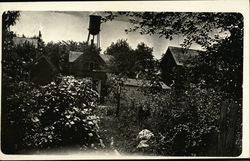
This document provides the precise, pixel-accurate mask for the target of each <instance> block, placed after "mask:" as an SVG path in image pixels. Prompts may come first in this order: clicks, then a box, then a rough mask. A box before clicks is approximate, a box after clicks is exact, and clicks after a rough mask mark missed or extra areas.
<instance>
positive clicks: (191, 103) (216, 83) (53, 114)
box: [1, 12, 243, 156]
mask: <svg viewBox="0 0 250 161" xmlns="http://www.w3.org/2000/svg"><path fill="white" fill-rule="evenodd" d="M107 14H108V16H107V17H106V18H105V19H104V21H107V20H112V19H113V18H115V17H116V16H117V15H125V16H128V17H129V18H130V22H131V23H132V24H133V26H132V28H130V29H127V30H126V31H127V32H134V31H139V32H140V33H141V34H157V35H159V37H162V36H164V37H165V38H166V39H170V40H171V39H173V37H174V36H175V35H182V36H183V37H184V38H185V40H184V42H183V46H184V47H189V46H190V45H191V44H192V43H197V44H199V45H201V46H202V47H204V49H206V51H205V52H204V54H202V55H200V56H199V57H198V59H197V60H195V61H194V62H192V64H194V66H192V67H185V66H184V67H183V68H182V69H181V71H182V72H176V73H175V76H174V77H176V78H177V77H178V81H176V82H175V84H174V85H173V86H172V87H171V88H172V89H171V90H167V91H164V90H163V89H162V88H161V86H160V85H159V84H160V81H161V80H162V78H161V75H159V73H158V71H159V62H158V61H156V60H154V59H153V55H152V52H153V48H150V47H148V46H147V45H146V44H145V43H140V44H138V46H137V48H136V49H132V48H131V47H130V45H129V44H128V42H127V41H126V40H122V39H121V40H118V41H117V42H116V43H112V44H111V45H110V46H109V47H108V48H107V50H106V51H104V54H107V55H112V56H113V59H112V62H111V66H110V68H109V69H110V72H111V73H112V74H111V75H109V76H108V81H107V85H106V86H107V98H106V104H107V107H105V108H101V107H98V108H97V97H98V96H97V93H96V92H95V91H94V90H93V89H92V88H91V84H90V83H89V82H88V81H87V80H85V79H75V78H74V77H71V76H61V75H58V76H57V77H56V79H55V80H54V81H53V82H51V83H49V84H47V85H45V86H39V85H35V84H32V83H31V82H28V81H27V77H28V72H27V70H26V68H25V66H26V64H29V63H30V62H32V61H33V60H34V58H35V56H36V55H37V54H46V55H47V56H48V57H49V58H50V59H51V61H52V62H53V64H55V65H56V66H57V68H58V69H60V71H61V73H62V74H63V75H67V72H65V70H64V69H63V68H64V63H65V62H67V61H68V60H67V59H68V56H67V54H68V53H69V51H71V50H73V51H88V52H97V53H100V49H97V48H95V47H94V48H93V46H89V45H87V44H86V43H84V42H74V41H67V42H65V41H61V42H58V43H54V42H50V43H47V44H44V42H43V41H42V34H41V33H40V32H39V36H38V39H39V47H38V49H35V48H34V47H33V46H30V45H28V44H26V45H23V46H15V47H14V45H13V41H12V38H13V36H15V35H14V33H12V32H11V31H10V30H9V26H11V25H14V24H15V22H16V20H18V17H19V15H20V14H19V12H5V13H4V14H3V48H2V50H3V52H2V53H3V56H2V60H3V63H2V71H3V75H2V109H1V110H2V129H4V131H2V132H1V134H2V137H1V138H2V140H1V141H2V144H1V145H2V149H3V152H4V153H17V152H20V150H25V151H28V150H41V149H45V150H46V149H51V148H60V147H66V146H74V145H77V144H78V145H79V146H80V147H81V148H82V149H87V148H93V149H97V148H98V147H103V144H102V140H101V138H103V141H104V143H105V145H108V144H110V148H116V149H117V150H118V151H122V152H124V153H130V154H131V153H144V154H149V155H178V156H179V155H188V156H196V155H199V156H214V155H216V156H219V155H223V156H225V155H230V156H236V155H239V154H240V153H241V144H242V143H241V138H242V136H241V135H242V129H241V124H242V82H243V79H242V78H243V69H242V68H243V17H242V15H241V14H239V13H168V12H118V13H117V15H116V13H114V12H107ZM223 33H226V36H224V37H221V36H222V34H223ZM138 77H139V78H142V79H147V80H149V81H150V85H151V86H150V87H149V88H145V87H143V86H142V87H136V89H135V91H136V92H140V93H141V94H142V95H143V97H140V98H139V97H138V95H137V94H138V93H136V92H135V94H134V95H132V96H131V95H130V96H129V94H128V93H127V89H126V87H125V86H124V81H125V80H126V79H127V78H138ZM96 113H97V114H96ZM98 116H100V118H99V117H98ZM99 119H100V121H99ZM99 126H100V127H99ZM20 127H23V128H20ZM17 129H18V130H17ZM143 129H148V130H150V131H151V132H152V133H153V134H154V137H153V139H152V140H150V142H149V143H148V144H149V146H148V147H147V148H144V149H140V148H137V145H138V144H139V140H138V139H137V138H136V137H137V134H138V133H139V132H140V131H141V130H143ZM225 135H227V136H228V138H230V139H226V141H223V137H224V136H225ZM218 138H220V140H218ZM224 140H225V139H224ZM224 142H225V143H224ZM215 146H216V147H215ZM223 146H224V147H223ZM217 147H218V148H217ZM220 147H223V149H225V150H223V151H222V149H221V148H220Z"/></svg>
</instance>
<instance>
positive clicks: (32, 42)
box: [13, 37, 38, 48]
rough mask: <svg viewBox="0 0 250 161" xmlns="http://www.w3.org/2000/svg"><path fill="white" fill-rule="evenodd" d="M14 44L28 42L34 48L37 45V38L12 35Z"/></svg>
mask: <svg viewBox="0 0 250 161" xmlns="http://www.w3.org/2000/svg"><path fill="white" fill-rule="evenodd" d="M13 42H14V45H21V46H22V45H24V44H25V43H28V44H30V45H34V46H35V48H37V47H38V39H36V38H24V37H13Z"/></svg>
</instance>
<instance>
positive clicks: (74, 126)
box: [3, 76, 100, 150]
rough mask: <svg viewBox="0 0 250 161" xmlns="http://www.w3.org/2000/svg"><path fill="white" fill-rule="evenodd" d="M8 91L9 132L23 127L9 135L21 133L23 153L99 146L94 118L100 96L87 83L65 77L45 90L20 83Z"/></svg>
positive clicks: (6, 101)
mask: <svg viewBox="0 0 250 161" xmlns="http://www.w3.org/2000/svg"><path fill="white" fill-rule="evenodd" d="M7 89H8V93H6V100H4V107H3V108H8V112H7V114H8V116H7V122H8V123H10V125H11V126H10V128H14V127H22V128H18V129H14V130H13V131H12V133H10V134H9V135H12V137H14V138H15V136H14V135H15V133H14V132H15V131H21V132H20V133H22V137H20V139H21V140H19V142H16V144H19V146H21V147H20V149H30V150H36V149H43V148H44V149H47V148H55V147H63V146H71V145H80V146H82V147H83V148H87V147H93V148H96V147H98V146H99V145H100V144H99V143H100V138H99V135H98V128H99V127H98V124H97V123H98V121H99V118H98V117H97V116H96V115H95V114H94V110H95V108H96V104H97V99H98V94H97V92H96V91H94V90H92V88H91V84H90V83H89V82H88V81H86V80H82V79H75V78H74V77H71V76H66V77H57V80H55V81H54V82H51V83H50V84H48V85H46V86H41V87H35V86H34V85H32V84H29V83H27V82H19V83H16V84H9V85H8V88H5V90H7Z"/></svg>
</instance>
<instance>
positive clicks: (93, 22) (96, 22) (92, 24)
mask: <svg viewBox="0 0 250 161" xmlns="http://www.w3.org/2000/svg"><path fill="white" fill-rule="evenodd" d="M100 27H101V16H98V15H89V33H90V34H91V35H98V34H99V32H100Z"/></svg>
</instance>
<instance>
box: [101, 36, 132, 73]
mask: <svg viewBox="0 0 250 161" xmlns="http://www.w3.org/2000/svg"><path fill="white" fill-rule="evenodd" d="M104 54H107V55H111V56H113V59H112V60H111V65H110V70H111V72H113V73H114V74H121V75H126V76H128V77H134V73H133V72H132V70H133V64H134V59H133V50H132V48H131V47H130V46H129V44H128V42H127V40H123V39H121V40H118V41H117V42H116V43H112V44H111V45H110V46H109V47H108V48H107V49H106V51H104Z"/></svg>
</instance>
